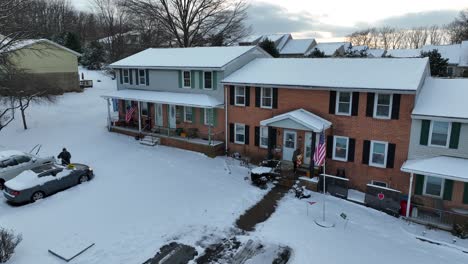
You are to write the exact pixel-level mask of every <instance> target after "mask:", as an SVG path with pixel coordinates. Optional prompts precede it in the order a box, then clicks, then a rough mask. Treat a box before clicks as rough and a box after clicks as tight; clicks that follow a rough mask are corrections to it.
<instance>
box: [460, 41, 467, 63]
mask: <svg viewBox="0 0 468 264" xmlns="http://www.w3.org/2000/svg"><path fill="white" fill-rule="evenodd" d="M459 66H461V67H468V40H465V41H463V42H462V43H461V47H460V64H459Z"/></svg>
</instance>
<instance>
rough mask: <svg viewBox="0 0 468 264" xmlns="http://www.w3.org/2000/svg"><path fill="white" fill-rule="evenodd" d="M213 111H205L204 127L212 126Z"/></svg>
mask: <svg viewBox="0 0 468 264" xmlns="http://www.w3.org/2000/svg"><path fill="white" fill-rule="evenodd" d="M213 111H214V109H208V108H206V109H205V125H207V126H212V125H213Z"/></svg>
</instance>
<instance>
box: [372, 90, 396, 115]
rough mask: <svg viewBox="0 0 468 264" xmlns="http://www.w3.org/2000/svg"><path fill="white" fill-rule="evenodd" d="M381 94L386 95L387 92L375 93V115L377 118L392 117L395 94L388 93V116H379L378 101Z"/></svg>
mask: <svg viewBox="0 0 468 264" xmlns="http://www.w3.org/2000/svg"><path fill="white" fill-rule="evenodd" d="M379 95H386V94H379V93H376V94H375V98H374V114H373V117H374V118H376V119H391V118H392V108H393V94H388V95H390V105H389V106H388V107H389V109H388V116H377V102H378V100H379Z"/></svg>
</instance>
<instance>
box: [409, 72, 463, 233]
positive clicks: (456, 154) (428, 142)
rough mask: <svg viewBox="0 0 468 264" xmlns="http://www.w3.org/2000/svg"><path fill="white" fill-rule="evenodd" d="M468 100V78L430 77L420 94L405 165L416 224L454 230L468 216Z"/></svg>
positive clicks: (413, 117)
mask: <svg viewBox="0 0 468 264" xmlns="http://www.w3.org/2000/svg"><path fill="white" fill-rule="evenodd" d="M467 96H468V80H466V79H435V78H428V79H427V80H426V81H425V84H424V86H423V88H422V89H421V91H420V93H419V94H418V96H417V99H416V105H415V108H414V110H413V112H412V124H411V140H410V145H409V152H408V161H406V162H405V164H404V165H403V167H402V171H405V172H408V173H410V174H411V176H410V179H409V181H410V187H409V188H410V190H411V192H410V193H411V195H412V196H410V197H409V198H410V200H411V202H412V205H413V206H414V207H415V208H417V209H413V212H412V216H413V218H415V219H416V220H421V221H425V222H430V223H433V224H438V225H446V226H451V224H452V223H453V221H454V220H456V218H457V217H461V216H462V215H465V216H466V217H468V106H467V105H466V97H467ZM408 209H410V208H408ZM407 216H410V210H407ZM465 219H466V218H465Z"/></svg>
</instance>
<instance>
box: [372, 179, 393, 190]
mask: <svg viewBox="0 0 468 264" xmlns="http://www.w3.org/2000/svg"><path fill="white" fill-rule="evenodd" d="M376 183H383V184H385V186H384V187H385V188H388V186H389V185H388V183H387V182H384V181H376V180H372V181H371V184H372V185H375V186H379V187H382V186H380V185H379V184H376Z"/></svg>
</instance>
